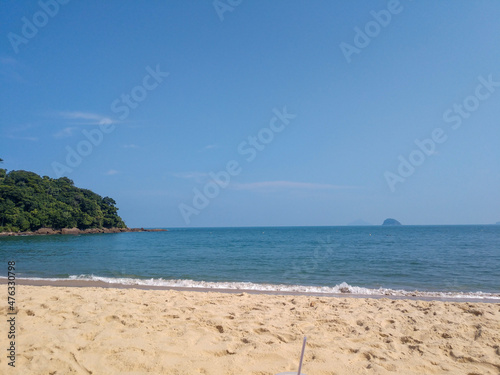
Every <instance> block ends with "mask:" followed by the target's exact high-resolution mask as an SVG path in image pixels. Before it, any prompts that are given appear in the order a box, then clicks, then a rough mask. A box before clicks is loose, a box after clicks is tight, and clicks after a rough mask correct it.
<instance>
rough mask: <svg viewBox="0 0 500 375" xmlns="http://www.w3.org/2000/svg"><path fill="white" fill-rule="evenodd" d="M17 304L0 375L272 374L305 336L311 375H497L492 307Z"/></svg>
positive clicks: (350, 302) (187, 301)
mask: <svg viewBox="0 0 500 375" xmlns="http://www.w3.org/2000/svg"><path fill="white" fill-rule="evenodd" d="M16 303H17V307H18V308H19V312H18V315H17V317H16V319H17V326H16V329H17V332H16V333H17V337H16V350H17V358H16V367H15V369H13V368H11V367H9V366H7V358H6V355H1V356H0V370H1V371H0V373H2V374H36V375H42V374H47V375H48V374H52V375H54V374H57V375H63V374H93V375H97V374H134V375H138V374H178V375H181V374H186V375H187V374H189V375H193V374H213V375H215V374H217V375H221V374H238V375H240V374H253V375H267V374H271V375H274V374H276V373H279V372H284V371H292V370H296V369H297V366H298V359H299V355H300V350H301V345H302V340H303V337H304V336H307V338H308V342H307V348H306V352H305V357H304V365H303V369H302V371H303V372H304V373H305V374H308V375H326V374H339V375H340V374H346V375H347V374H348V375H354V374H404V375H412V374H453V375H457V374H464V375H477V374H495V375H497V374H500V304H486V303H484V304H483V303H456V302H440V301H432V302H427V301H417V300H389V299H361V298H329V297H310V296H278V295H264V294H246V293H239V294H227V293H215V292H208V293H204V292H181V291H171V290H139V289H113V288H77V287H48V286H44V287H38V286H18V287H17V293H16ZM0 311H1V313H2V314H1V315H2V316H4V317H5V316H6V314H7V307H6V303H4V304H2V306H1V308H0ZM0 337H1V341H0V342H2V343H3V344H2V349H4V351H5V348H4V347H6V344H7V323H6V321H5V319H4V322H3V323H2V324H0Z"/></svg>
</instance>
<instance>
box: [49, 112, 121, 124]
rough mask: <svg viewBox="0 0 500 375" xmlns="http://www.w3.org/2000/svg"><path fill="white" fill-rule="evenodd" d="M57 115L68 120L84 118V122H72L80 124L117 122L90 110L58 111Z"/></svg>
mask: <svg viewBox="0 0 500 375" xmlns="http://www.w3.org/2000/svg"><path fill="white" fill-rule="evenodd" d="M58 115H59V116H60V117H63V118H65V119H68V120H86V121H84V122H72V123H74V124H80V125H110V124H115V123H117V122H118V121H116V120H113V119H112V118H110V117H108V116H103V115H100V114H97V113H91V112H81V111H72V112H59V113H58Z"/></svg>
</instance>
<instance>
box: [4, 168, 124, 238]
mask: <svg viewBox="0 0 500 375" xmlns="http://www.w3.org/2000/svg"><path fill="white" fill-rule="evenodd" d="M0 161H1V159H0ZM115 205H116V202H115V201H114V200H113V199H112V198H109V197H104V198H102V197H101V196H100V195H98V194H96V193H94V192H92V191H90V190H87V189H80V188H77V187H76V186H74V184H73V181H71V180H70V179H69V178H67V177H62V178H59V179H52V178H49V177H47V176H43V177H40V176H39V175H37V174H36V173H33V172H27V171H10V172H9V173H7V171H6V170H5V169H0V232H4V231H10V232H17V231H30V230H31V231H35V230H37V229H39V228H42V227H44V228H53V229H61V228H74V227H76V228H79V229H87V228H125V227H126V226H125V223H124V222H123V220H122V219H121V218H120V216H118V214H117V211H118V208H116V207H115Z"/></svg>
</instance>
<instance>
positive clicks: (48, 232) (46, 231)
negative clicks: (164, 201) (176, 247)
mask: <svg viewBox="0 0 500 375" xmlns="http://www.w3.org/2000/svg"><path fill="white" fill-rule="evenodd" d="M130 232H168V229H144V228H89V229H78V228H62V229H52V228H40V229H38V230H36V231H34V232H31V231H28V232H0V237H14V236H53V235H65V234H71V235H74V236H78V235H81V234H98V233H130Z"/></svg>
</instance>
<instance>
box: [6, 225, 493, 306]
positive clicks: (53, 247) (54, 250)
mask: <svg viewBox="0 0 500 375" xmlns="http://www.w3.org/2000/svg"><path fill="white" fill-rule="evenodd" d="M10 260H14V261H15V262H16V265H17V270H16V271H17V277H18V278H45V279H68V278H71V279H75V278H77V279H83V280H85V279H88V280H102V281H105V282H109V283H123V284H144V285H165V286H186V287H207V288H229V289H258V290H275V291H280V290H281V291H299V292H300V291H302V292H327V293H338V292H344V293H346V292H348V293H355V294H356V293H357V294H394V295H398V294H399V295H405V293H409V292H414V291H418V292H419V293H421V294H422V295H446V296H474V297H481V296H486V297H493V298H495V297H497V298H500V225H496V226H495V225H490V226H401V227H383V226H367V227H265V228H201V229H200V228H189V229H170V230H169V231H168V232H150V233H120V234H94V235H80V236H72V235H66V236H34V237H4V238H0V262H1V263H0V276H3V277H5V276H6V275H7V261H10ZM2 264H3V266H2Z"/></svg>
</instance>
